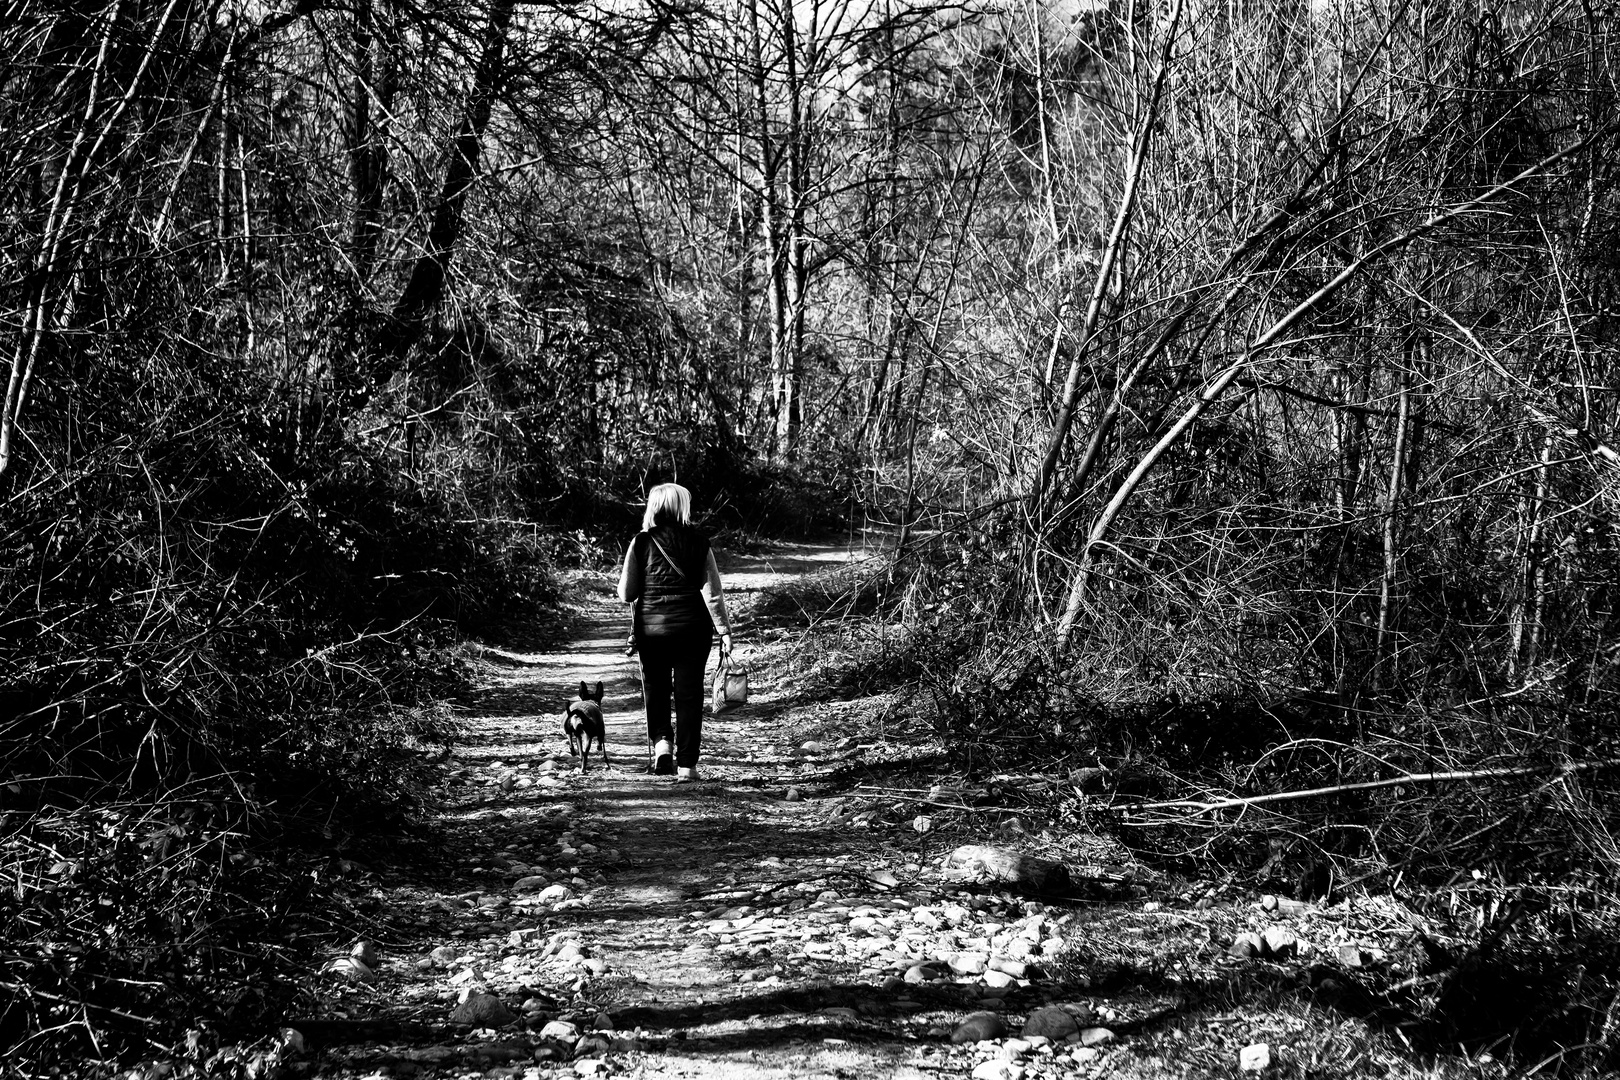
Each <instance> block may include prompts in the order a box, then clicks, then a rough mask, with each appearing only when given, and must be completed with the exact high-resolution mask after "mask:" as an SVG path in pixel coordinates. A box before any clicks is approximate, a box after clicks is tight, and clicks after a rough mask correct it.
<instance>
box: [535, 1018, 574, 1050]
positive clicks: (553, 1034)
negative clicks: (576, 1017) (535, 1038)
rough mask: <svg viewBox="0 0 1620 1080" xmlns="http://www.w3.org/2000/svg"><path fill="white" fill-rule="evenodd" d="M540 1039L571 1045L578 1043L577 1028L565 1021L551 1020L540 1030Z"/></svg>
mask: <svg viewBox="0 0 1620 1080" xmlns="http://www.w3.org/2000/svg"><path fill="white" fill-rule="evenodd" d="M540 1037H541V1038H542V1039H556V1040H557V1041H558V1042H565V1043H568V1044H569V1045H572V1044H574V1043H576V1042H578V1041H579V1027H578V1026H577V1025H575V1024H571V1023H569V1022H568V1021H567V1020H553V1021H552V1022H551V1023H549V1024H547V1025H546V1026H545V1027H543V1028H541V1029H540Z"/></svg>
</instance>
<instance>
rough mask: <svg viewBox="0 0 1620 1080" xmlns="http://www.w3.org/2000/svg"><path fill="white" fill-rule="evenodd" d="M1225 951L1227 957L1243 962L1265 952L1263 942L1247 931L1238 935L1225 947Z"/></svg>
mask: <svg viewBox="0 0 1620 1080" xmlns="http://www.w3.org/2000/svg"><path fill="white" fill-rule="evenodd" d="M1226 951H1227V953H1228V955H1231V956H1236V957H1238V958H1240V959H1243V960H1252V959H1254V958H1255V957H1257V956H1260V955H1261V954H1262V953H1264V952H1265V951H1266V945H1265V942H1263V941H1261V940H1260V935H1259V934H1256V933H1255V932H1254V931H1252V930H1249V931H1245V932H1244V933H1241V934H1239V935H1238V936H1237V940H1236V941H1234V942H1232V944H1231V945H1229V946H1227V948H1226Z"/></svg>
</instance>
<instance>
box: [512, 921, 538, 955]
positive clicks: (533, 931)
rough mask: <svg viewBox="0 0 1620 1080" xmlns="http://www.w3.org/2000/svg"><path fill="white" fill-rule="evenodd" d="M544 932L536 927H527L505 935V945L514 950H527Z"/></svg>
mask: <svg viewBox="0 0 1620 1080" xmlns="http://www.w3.org/2000/svg"><path fill="white" fill-rule="evenodd" d="M544 932H545V931H543V930H541V929H540V928H539V927H538V926H529V927H525V928H523V929H522V930H513V931H512V932H511V933H510V934H507V935H506V944H507V945H509V946H510V947H512V948H514V949H522V948H527V947H528V946H530V945H533V944H534V943H535V941H536V939H538V938H539V937H540V935H541V934H542V933H544Z"/></svg>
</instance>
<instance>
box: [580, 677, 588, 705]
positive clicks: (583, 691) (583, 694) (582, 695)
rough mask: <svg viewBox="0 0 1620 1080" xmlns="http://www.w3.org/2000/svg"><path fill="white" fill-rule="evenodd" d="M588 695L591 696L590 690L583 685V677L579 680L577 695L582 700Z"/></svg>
mask: <svg viewBox="0 0 1620 1080" xmlns="http://www.w3.org/2000/svg"><path fill="white" fill-rule="evenodd" d="M590 696H591V692H590V690H589V689H588V688H587V687H586V686H585V680H584V679H581V680H579V697H580V700H581V701H583V700H585V699H586V698H588V697H590Z"/></svg>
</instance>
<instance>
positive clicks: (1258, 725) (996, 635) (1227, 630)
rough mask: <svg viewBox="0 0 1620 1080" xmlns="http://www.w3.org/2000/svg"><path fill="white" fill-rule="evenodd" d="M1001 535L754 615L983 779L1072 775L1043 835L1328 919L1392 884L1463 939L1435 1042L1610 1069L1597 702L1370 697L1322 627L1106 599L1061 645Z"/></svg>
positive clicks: (1607, 786) (1609, 788) (1433, 693)
mask: <svg viewBox="0 0 1620 1080" xmlns="http://www.w3.org/2000/svg"><path fill="white" fill-rule="evenodd" d="M998 544H999V541H998V539H997V537H996V535H995V534H994V531H993V529H987V530H981V531H979V532H978V533H974V532H972V531H971V530H964V531H963V532H961V533H955V534H952V533H944V534H937V535H933V536H930V537H927V538H926V539H924V540H923V541H922V542H919V543H916V544H914V545H913V546H912V547H910V548H909V549H908V550H907V551H905V552H903V553H901V554H900V555H899V556H898V557H897V558H894V559H892V560H891V561H889V562H887V563H885V564H884V565H881V566H876V565H874V566H869V567H867V568H865V569H862V570H860V571H844V572H841V573H839V574H836V575H826V576H822V577H820V578H816V579H810V580H807V581H804V582H800V583H796V584H795V585H793V586H791V587H789V588H786V589H783V590H781V591H779V592H778V594H777V595H775V596H773V597H771V598H770V599H769V600H768V602H767V603H766V604H764V605H763V606H762V607H761V609H760V611H761V614H763V615H765V616H767V617H768V618H769V619H771V620H773V621H774V622H776V623H777V624H780V625H783V626H785V627H788V628H790V629H791V632H794V633H799V634H803V635H806V636H809V637H812V638H814V639H815V640H816V641H817V646H816V647H815V648H814V649H803V650H800V653H801V655H804V656H806V657H812V656H813V657H814V658H815V660H814V662H812V661H811V660H808V659H807V660H805V661H804V663H805V664H807V665H811V666H812V667H814V668H816V669H817V671H816V675H815V677H816V678H819V679H820V680H821V682H820V686H821V688H822V689H823V690H824V691H828V692H834V693H838V692H849V693H854V692H861V691H871V690H875V689H883V688H888V687H894V686H906V687H909V688H910V690H911V691H912V692H913V694H914V695H915V697H916V698H917V699H918V700H920V701H922V702H924V703H926V706H927V708H926V712H927V714H928V715H929V716H930V717H931V719H932V724H933V729H934V734H935V736H936V737H937V738H938V739H939V740H940V741H941V742H943V743H944V745H945V746H946V747H947V757H946V761H948V762H949V767H950V768H952V769H953V770H964V771H965V772H966V774H967V777H968V779H969V780H970V781H972V780H973V779H974V778H976V777H977V778H979V779H981V780H982V779H984V778H987V777H990V776H992V775H1000V776H1006V775H1017V774H1019V773H1020V772H1023V773H1028V772H1030V771H1034V772H1037V773H1040V774H1042V775H1046V776H1052V775H1056V776H1058V777H1066V778H1068V782H1067V783H1060V784H1057V785H1054V786H1052V787H1051V788H1050V789H1049V790H1050V791H1051V792H1052V794H1051V796H1050V797H1049V802H1050V805H1048V806H1047V807H1045V808H1044V810H1042V811H1041V812H1040V813H1039V815H1038V816H1041V817H1043V818H1045V819H1048V820H1055V821H1058V822H1067V827H1069V828H1072V829H1086V830H1101V831H1106V832H1108V833H1110V834H1111V835H1112V836H1114V837H1115V838H1117V839H1119V840H1121V841H1123V842H1124V843H1126V844H1127V845H1128V846H1129V847H1130V848H1131V849H1132V850H1134V851H1135V852H1136V853H1137V855H1138V856H1139V857H1141V858H1144V859H1146V860H1150V861H1151V862H1153V863H1154V864H1156V865H1158V866H1161V867H1163V868H1166V869H1172V870H1175V871H1178V872H1182V873H1187V874H1198V873H1201V872H1203V873H1207V872H1213V871H1220V872H1223V873H1232V872H1236V873H1238V874H1240V875H1241V876H1243V877H1244V878H1245V879H1246V880H1247V881H1248V882H1250V883H1251V884H1252V885H1253V887H1255V888H1257V889H1263V890H1265V891H1269V892H1273V893H1277V894H1280V895H1284V896H1289V897H1295V898H1299V899H1307V900H1317V901H1332V900H1334V899H1336V898H1338V897H1341V896H1344V895H1347V894H1349V893H1377V892H1390V891H1393V892H1395V893H1396V894H1398V895H1400V896H1401V897H1402V898H1403V899H1404V900H1405V901H1406V903H1408V904H1409V905H1410V906H1411V907H1412V908H1413V909H1414V910H1419V911H1422V912H1424V913H1425V914H1426V915H1431V916H1432V917H1434V918H1436V919H1438V920H1440V921H1441V922H1442V923H1443V924H1444V925H1446V926H1447V927H1449V928H1450V929H1451V930H1452V931H1454V933H1455V934H1456V936H1457V938H1458V940H1461V941H1464V942H1468V943H1470V944H1468V945H1467V946H1466V947H1465V948H1463V949H1462V950H1460V951H1458V952H1457V953H1456V954H1455V955H1451V956H1447V957H1444V958H1440V959H1437V960H1436V962H1435V964H1434V965H1433V969H1432V972H1431V975H1430V976H1427V977H1426V981H1424V982H1423V983H1422V984H1421V985H1420V986H1418V987H1417V988H1416V990H1414V991H1413V995H1414V996H1413V997H1412V1002H1411V1004H1412V1008H1413V1010H1414V1015H1416V1016H1418V1017H1419V1018H1420V1019H1421V1031H1422V1033H1423V1034H1424V1037H1425V1038H1426V1039H1427V1040H1428V1045H1429V1048H1430V1049H1431V1050H1434V1051H1437V1052H1447V1051H1448V1050H1454V1049H1456V1048H1457V1047H1458V1046H1464V1047H1467V1048H1469V1049H1470V1050H1471V1051H1478V1050H1481V1049H1482V1048H1486V1047H1493V1048H1494V1049H1495V1051H1496V1052H1497V1053H1498V1054H1499V1055H1507V1056H1510V1057H1511V1058H1512V1060H1514V1061H1517V1062H1518V1063H1519V1065H1520V1066H1521V1067H1526V1068H1528V1067H1532V1066H1536V1065H1537V1064H1538V1063H1540V1066H1539V1067H1540V1068H1542V1069H1543V1071H1544V1072H1546V1073H1552V1072H1557V1073H1559V1074H1562V1075H1593V1074H1596V1073H1597V1072H1601V1071H1603V1070H1604V1069H1606V1068H1608V1067H1611V1066H1613V1065H1614V1064H1615V1062H1616V1058H1615V1052H1616V1049H1617V1047H1620V1005H1617V1004H1616V1003H1617V1002H1620V966H1617V964H1616V962H1615V961H1616V957H1617V956H1620V926H1617V925H1616V924H1615V923H1614V921H1613V919H1612V916H1611V915H1610V913H1611V912H1612V911H1613V910H1614V909H1615V908H1616V903H1617V898H1616V896H1615V895H1614V892H1613V884H1612V883H1613V880H1614V872H1615V869H1616V868H1617V867H1620V844H1617V843H1616V841H1615V840H1614V832H1615V829H1616V827H1617V825H1620V822H1617V821H1616V819H1615V817H1614V813H1613V807H1614V806H1615V805H1616V802H1615V796H1616V794H1620V791H1617V790H1616V780H1617V779H1620V763H1617V762H1615V761H1614V760H1613V758H1614V757H1615V755H1614V754H1612V752H1611V750H1610V747H1612V745H1613V740H1614V735H1615V728H1614V717H1615V716H1616V715H1620V711H1617V709H1616V705H1617V702H1616V700H1615V698H1614V696H1613V694H1612V693H1610V692H1609V690H1608V689H1606V684H1604V683H1603V682H1602V681H1601V680H1598V679H1595V678H1594V679H1589V680H1588V682H1587V686H1586V687H1585V688H1584V690H1583V694H1582V696H1581V697H1580V698H1578V699H1572V698H1571V697H1570V696H1568V695H1565V694H1563V693H1560V692H1558V691H1557V690H1556V689H1555V688H1554V687H1553V686H1548V685H1540V686H1538V685H1536V684H1532V685H1531V686H1530V687H1529V688H1528V689H1525V690H1519V691H1516V692H1514V693H1483V694H1473V695H1471V696H1464V695H1461V694H1459V693H1458V692H1457V688H1458V686H1459V682H1458V680H1457V678H1456V677H1454V675H1453V674H1452V673H1450V672H1448V671H1444V670H1438V671H1436V672H1434V673H1433V674H1434V678H1433V679H1431V680H1428V681H1425V680H1423V679H1421V678H1419V677H1417V673H1416V672H1410V673H1409V674H1408V676H1407V678H1406V679H1405V680H1404V681H1403V683H1402V684H1401V685H1400V686H1399V687H1395V686H1390V685H1380V686H1367V687H1363V688H1362V689H1361V690H1359V691H1356V690H1355V689H1354V688H1350V687H1347V685H1346V684H1345V683H1343V682H1342V681H1340V682H1338V683H1335V682H1333V681H1332V680H1325V679H1323V678H1322V672H1321V670H1320V668H1319V666H1318V660H1319V657H1318V656H1317V655H1315V654H1313V653H1312V652H1311V650H1309V649H1305V648H1302V647H1300V645H1299V644H1298V642H1299V641H1302V640H1310V639H1312V638H1313V636H1315V635H1317V634H1318V632H1317V631H1315V630H1312V629H1311V628H1310V627H1309V626H1306V625H1304V624H1297V625H1294V626H1293V627H1291V628H1290V627H1289V626H1287V625H1285V624H1281V623H1278V622H1277V621H1276V620H1275V619H1273V618H1272V617H1271V616H1270V615H1264V617H1263V618H1261V619H1260V621H1259V622H1258V623H1257V621H1256V620H1257V608H1256V607H1255V606H1254V605H1249V606H1248V607H1245V606H1244V605H1241V604H1233V605H1230V606H1221V605H1207V606H1198V605H1194V604H1188V603H1185V602H1184V600H1185V596H1172V597H1171V598H1170V599H1168V600H1167V599H1164V598H1163V597H1159V598H1157V599H1155V598H1154V597H1153V596H1152V595H1150V593H1151V590H1148V589H1146V588H1139V589H1136V590H1134V591H1133V590H1130V589H1123V588H1110V587H1109V586H1107V585H1106V584H1105V585H1104V586H1101V587H1100V591H1101V594H1102V595H1101V597H1100V598H1098V599H1096V600H1095V601H1094V602H1092V603H1090V604H1089V605H1088V606H1087V607H1086V609H1085V610H1084V611H1083V612H1082V617H1081V618H1080V620H1079V621H1078V622H1077V624H1076V629H1075V633H1074V637H1073V638H1072V640H1071V641H1070V642H1069V643H1068V647H1067V648H1063V647H1060V646H1059V643H1058V642H1057V641H1056V639H1055V635H1054V634H1053V627H1052V623H1051V622H1050V621H1047V620H1046V619H1043V618H1042V616H1041V615H1040V613H1039V610H1038V601H1036V600H1033V599H1031V597H1032V590H1031V589H1030V588H1029V580H1028V573H1029V572H1028V569H1027V568H1028V565H1029V560H1028V559H1025V558H1016V557H1014V556H1013V555H1012V552H1011V549H1010V547H1007V546H998ZM1183 592H1185V590H1183ZM1304 607H1305V605H1295V608H1294V609H1295V611H1296V612H1297V611H1298V610H1300V609H1301V608H1304ZM1295 618H1297V614H1296V616H1295ZM1257 626H1260V627H1261V628H1262V632H1256V627H1257ZM828 657H837V658H839V662H838V663H834V664H830V665H829V664H827V663H825V660H826V658H828ZM1364 670H1368V669H1364ZM1432 774H1443V775H1442V776H1441V777H1440V778H1438V779H1425V778H1426V777H1429V776H1431V775H1432ZM1403 777H1416V778H1417V779H1411V780H1402V778H1403ZM1358 784H1361V785H1369V786H1364V787H1356V786H1355V785H1358ZM1318 789H1329V790H1327V791H1322V792H1318V793H1316V794H1311V793H1312V792H1317V791H1318ZM1296 793H1298V794H1296ZM1256 798H1259V799H1261V800H1262V801H1261V802H1257V803H1246V802H1243V801H1242V800H1245V799H1256ZM1266 799H1274V800H1275V801H1264V800H1266ZM1223 800H1227V801H1230V802H1229V805H1227V806H1225V807H1224V808H1216V809H1208V808H1207V804H1211V803H1218V802H1222V801H1223ZM1497 999H1500V1000H1502V1001H1505V1002H1509V1003H1513V1002H1517V1003H1518V1005H1517V1006H1516V1007H1515V1006H1512V1005H1511V1004H1510V1005H1509V1007H1506V1008H1504V1007H1499V1006H1497V1005H1494V1004H1491V1002H1493V1001H1495V1000H1497Z"/></svg>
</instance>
